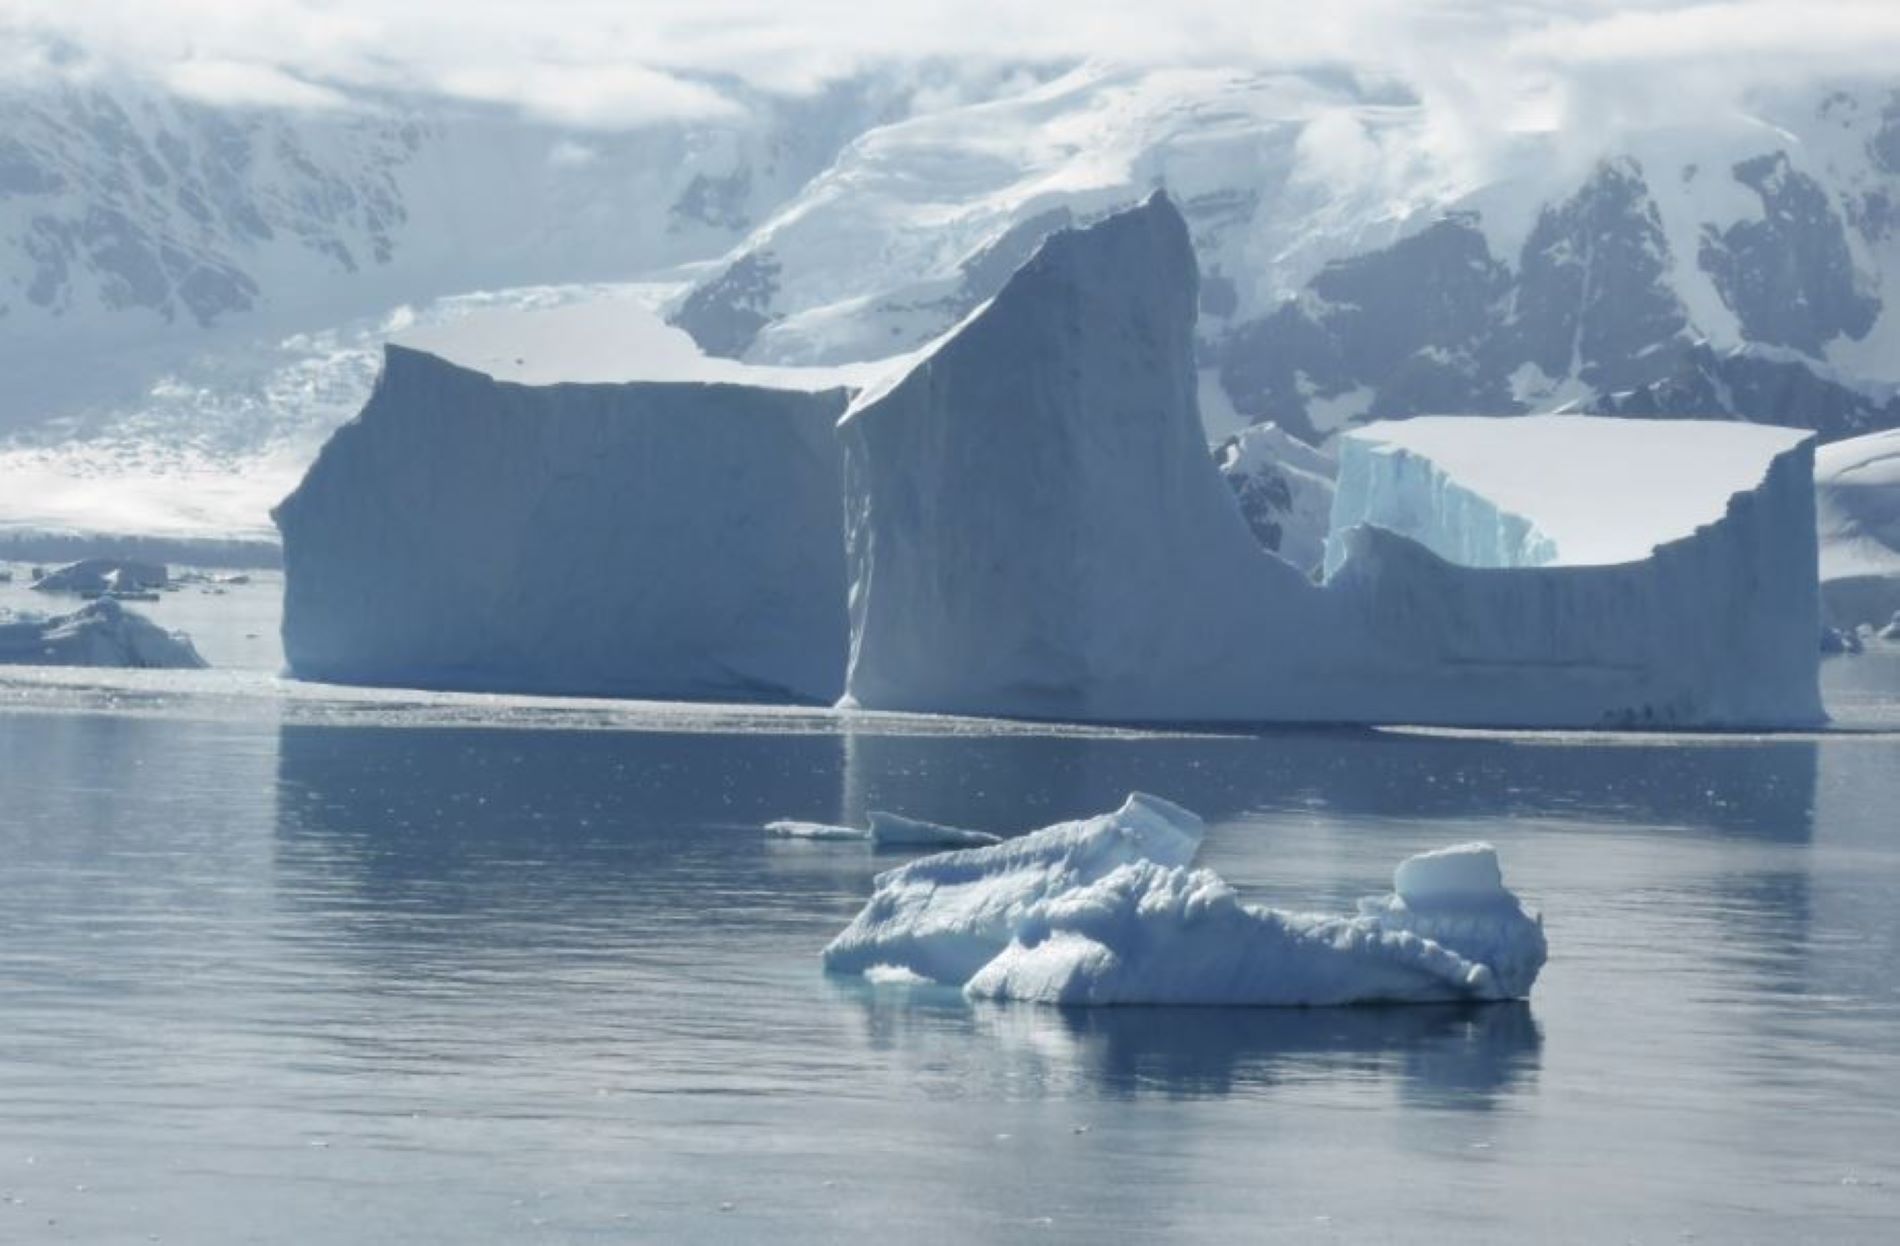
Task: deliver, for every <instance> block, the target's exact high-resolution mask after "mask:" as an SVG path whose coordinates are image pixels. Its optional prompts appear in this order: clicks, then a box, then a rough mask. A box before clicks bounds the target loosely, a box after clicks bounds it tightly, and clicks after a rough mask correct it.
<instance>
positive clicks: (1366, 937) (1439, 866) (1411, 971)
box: [825, 794, 1546, 1005]
mask: <svg viewBox="0 0 1900 1246" xmlns="http://www.w3.org/2000/svg"><path fill="white" fill-rule="evenodd" d="M1201 834H1202V826H1201V823H1200V820H1199V819H1198V818H1195V817H1194V816H1193V815H1192V814H1190V813H1188V812H1187V811H1186V810H1183V809H1180V808H1178V807H1176V806H1173V805H1169V804H1168V803H1167V802H1165V801H1161V800H1158V799H1157V798H1155V797H1151V796H1142V795H1139V794H1137V795H1133V796H1130V797H1129V799H1128V801H1127V803H1126V804H1124V805H1123V807H1122V808H1121V809H1120V810H1118V811H1116V812H1115V813H1113V814H1109V815H1105V816H1103V817H1100V818H1093V819H1089V820H1087V821H1083V822H1069V823H1059V824H1057V825H1055V826H1052V827H1048V828H1045V829H1043V830H1040V831H1035V832H1032V833H1031V834H1029V835H1026V836H1023V837H1022V838H1020V839H1017V840H1013V841H1010V842H1008V843H1005V844H1003V845H1001V846H999V847H996V848H985V849H977V850H973V851H965V852H953V853H945V854H942V855H940V856H934V857H926V858H923V859H922V860H919V861H913V862H912V863H910V864H909V865H907V866H905V867H903V868H902V869H899V870H892V871H889V872H887V873H885V874H882V875H879V877H878V879H877V881H876V885H875V890H874V892H873V894H872V897H871V899H870V901H869V902H868V903H867V904H866V905H865V907H864V909H863V911H862V912H860V913H859V914H858V916H857V918H856V919H855V920H854V921H853V922H852V924H851V926H850V927H849V928H847V929H846V930H845V931H844V933H842V934H840V935H839V936H838V938H837V939H836V940H834V941H833V942H832V944H831V946H830V947H828V948H826V949H825V965H826V968H827V969H828V970H830V971H831V972H834V973H857V974H863V975H864V976H866V977H867V978H871V979H873V980H874V981H913V980H915V979H917V978H923V979H927V980H932V981H936V982H940V983H945V984H948V985H953V986H962V987H963V988H964V991H965V993H966V994H968V995H970V996H972V997H976V998H984V999H1018V1000H1031V1001H1035V1002H1039V1003H1048V1004H1067V1005H1105V1004H1199V1005H1337V1004H1360V1003H1396V1002H1429V1001H1445V1000H1500V999H1515V998H1522V997H1523V996H1526V995H1528V994H1529V993H1530V990H1531V986H1532V984H1533V983H1534V982H1535V981H1536V978H1537V974H1538V971H1539V970H1540V969H1541V968H1542V967H1543V963H1544V958H1545V953H1546V946H1545V940H1544V933H1543V925H1542V922H1541V919H1539V918H1536V917H1533V916H1531V915H1529V914H1527V913H1525V911H1524V910H1523V908H1522V906H1521V905H1519V903H1518V901H1517V898H1516V897H1515V896H1514V895H1512V894H1511V893H1510V892H1509V891H1508V890H1506V889H1505V888H1504V886H1503V883H1502V878H1501V875H1500V873H1499V870H1498V866H1497V860H1496V854H1495V853H1494V852H1493V851H1492V850H1491V848H1490V847H1489V846H1488V845H1482V844H1470V845H1464V846H1461V847H1459V848H1455V849H1450V850H1447V851H1445V852H1442V853H1440V854H1434V856H1433V860H1432V861H1431V862H1430V863H1427V864H1416V863H1417V862H1418V860H1419V859H1418V858H1414V859H1413V860H1412V861H1408V862H1406V863H1405V864H1404V865H1401V866H1400V870H1399V875H1400V878H1401V880H1404V881H1410V882H1412V883H1415V884H1416V883H1418V882H1419V881H1420V880H1421V879H1424V880H1427V881H1429V882H1430V883H1431V888H1430V891H1431V894H1430V896H1429V898H1428V900H1426V901H1421V900H1420V899H1418V898H1415V897H1411V896H1407V897H1401V896H1398V895H1386V896H1380V897H1375V898H1372V899H1368V900H1365V901H1362V902H1361V903H1360V911H1359V913H1358V914H1357V915H1355V916H1350V917H1336V916H1320V915H1313V914H1296V913H1285V912H1279V911H1276V910H1272V909H1266V908H1261V907H1257V906H1252V905H1248V904H1246V903H1244V902H1243V901H1242V900H1241V899H1240V897H1239V896H1238V895H1236V893H1235V892H1234V891H1233V889H1232V888H1231V887H1229V886H1228V885H1227V884H1226V883H1225V882H1223V881H1222V880H1221V879H1220V878H1219V877H1218V876H1217V875H1215V874H1213V873H1212V872H1210V871H1208V870H1204V869H1194V868H1191V862H1192V859H1193V855H1194V853H1195V851H1196V849H1197V847H1198V844H1199V841H1200V837H1201ZM1487 877H1488V879H1489V880H1490V881H1491V886H1490V888H1489V889H1488V890H1484V889H1481V888H1480V884H1481V883H1483V882H1484V881H1485V880H1486V879H1487ZM1401 885H1403V882H1402V884H1401Z"/></svg>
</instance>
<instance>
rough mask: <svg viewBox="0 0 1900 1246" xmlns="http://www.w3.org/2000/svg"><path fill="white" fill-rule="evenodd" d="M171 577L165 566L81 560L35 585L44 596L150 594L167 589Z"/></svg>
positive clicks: (35, 582)
mask: <svg viewBox="0 0 1900 1246" xmlns="http://www.w3.org/2000/svg"><path fill="white" fill-rule="evenodd" d="M168 583H170V576H169V573H168V572H167V570H166V568H165V567H164V565H163V564H160V563H154V562H139V561H136V560H133V559H126V558H82V559H80V560H79V561H78V562H75V563H70V564H68V565H67V566H64V567H60V568H58V569H56V570H53V571H49V572H47V573H46V574H45V575H43V576H40V577H39V578H38V579H36V580H34V581H33V587H34V588H35V589H37V590H39V591H40V592H42V593H77V594H79V595H81V596H94V597H97V596H100V595H102V594H105V593H147V592H152V591H155V590H157V589H161V588H164V587H165V586H166V585H167V584H168Z"/></svg>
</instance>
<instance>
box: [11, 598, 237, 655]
mask: <svg viewBox="0 0 1900 1246" xmlns="http://www.w3.org/2000/svg"><path fill="white" fill-rule="evenodd" d="M0 665H9V666H18V665H25V666H115V667H139V668H149V669H185V670H197V669H201V668H203V667H204V666H205V665H206V662H205V660H204V659H203V658H202V657H200V656H199V654H198V650H197V648H196V647H195V646H194V645H193V644H192V643H191V641H190V639H189V638H188V637H186V636H185V635H184V634H183V633H178V632H168V631H166V630H165V629H164V628H162V627H160V626H159V625H158V624H156V623H154V622H152V621H151V620H150V619H148V618H146V617H145V616H144V615H142V614H139V613H138V612H137V611H135V610H128V609H127V608H126V607H124V606H122V605H120V604H119V603H118V602H117V601H115V600H113V599H112V598H110V597H102V598H100V599H99V600H98V601H93V602H88V603H87V604H86V605H84V606H81V607H80V608H79V609H77V610H75V611H73V612H72V613H70V614H60V615H45V614H39V613H34V612H22V613H18V614H16V613H13V612H11V611H7V610H0Z"/></svg>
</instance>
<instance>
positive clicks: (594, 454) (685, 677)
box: [273, 320, 849, 702]
mask: <svg viewBox="0 0 1900 1246" xmlns="http://www.w3.org/2000/svg"><path fill="white" fill-rule="evenodd" d="M517 327H518V328H524V329H527V328H529V327H530V326H523V325H519V324H518V325H517ZM555 328H556V329H557V330H559V331H558V332H553V333H542V334H540V335H539V336H537V335H536V334H535V333H533V332H531V331H530V332H527V333H526V334H525V340H529V341H536V342H539V343H540V344H541V346H542V348H543V349H540V350H527V349H526V348H525V347H524V348H522V349H521V351H519V352H514V353H511V354H510V355H509V356H508V358H507V359H505V360H497V359H494V358H491V357H490V354H489V353H487V352H490V351H491V350H492V347H493V344H494V342H495V340H496V336H495V334H494V333H489V332H485V333H482V334H479V335H477V336H476V337H475V338H473V339H471V340H470V341H468V342H465V343H463V347H464V349H465V351H466V352H467V353H469V354H470V355H472V356H473V357H474V358H475V359H477V360H480V361H483V362H484V365H485V366H486V368H487V369H488V370H487V371H483V370H478V369H477V368H473V367H465V366H461V365H459V364H458V363H456V362H452V361H450V360H449V359H447V358H444V357H443V356H442V355H437V354H431V353H428V352H426V351H423V350H420V349H415V348H412V347H404V346H394V345H392V346H390V347H388V348H387V350H386V357H385V362H384V367H383V371H382V374H381V376H380V377H379V379H378V381H377V383H376V387H375V390H374V392H373V393H372V395H371V398H370V401H369V402H368V404H367V405H366V406H365V407H364V409H363V411H362V413H361V414H360V415H358V416H357V417H356V418H355V419H354V420H352V421H350V422H349V423H347V424H345V425H344V426H343V427H342V428H340V429H339V430H337V432H336V433H335V434H334V435H333V436H332V437H331V439H330V440H329V441H328V442H327V443H326V444H325V446H324V448H323V450H322V451H321V452H320V453H319V455H318V456H317V460H316V462H315V463H314V464H313V465H312V467H311V468H310V470H309V472H308V474H307V475H306V476H305V477H304V479H303V480H302V482H301V483H300V484H299V485H298V486H297V487H296V489H295V490H294V491H293V492H292V493H291V494H290V495H289V496H288V497H287V498H285V499H284V500H283V502H282V503H281V504H280V505H279V506H278V507H277V509H276V510H275V511H274V513H273V517H274V518H275V520H276V522H277V525H278V527H279V530H280V531H281V533H282V536H283V547H284V565H285V592H284V617H283V638H284V651H285V658H286V662H287V664H288V666H289V669H290V672H291V673H292V674H294V675H296V676H298V677H300V678H305V679H313V680H320V681H328V682H338V683H356V684H386V685H398V686H412V687H430V688H445V689H466V690H480V691H508V692H540V693H556V694H563V693H574V694H579V693H586V694H596V695H619V696H636V697H666V698H681V699H720V698H724V699H739V700H791V701H802V702H829V701H831V700H833V699H835V697H836V696H837V695H838V692H839V689H840V686H841V680H842V672H843V668H844V655H845V646H846V637H847V632H846V618H845V607H844V601H845V581H844V555H843V535H842V530H841V507H840V501H839V490H840V480H839V472H840V455H839V450H838V445H837V440H836V437H835V435H834V433H833V430H832V426H833V423H834V421H835V420H836V418H837V416H838V415H839V413H840V412H841V411H842V410H843V409H844V406H845V403H846V399H847V396H848V393H849V391H848V390H847V389H845V388H842V380H843V376H842V374H835V373H811V374H794V373H791V372H787V371H782V370H781V371H770V370H753V369H747V368H743V367H737V366H734V365H731V364H726V363H723V362H722V363H718V364H707V365H705V367H704V368H702V366H701V363H700V361H698V359H697V357H696V356H694V357H692V358H689V359H684V360H680V361H677V362H678V364H679V367H678V368H677V369H676V371H677V372H678V374H679V375H680V376H682V377H684V378H688V379H678V380H649V381H633V380H629V379H626V373H627V370H628V369H629V367H630V366H638V365H639V363H640V361H639V359H638V358H637V357H634V358H629V356H628V355H626V354H625V353H623V352H621V351H620V350H618V349H616V347H615V343H614V342H613V341H612V340H611V339H608V340H595V339H593V338H590V337H589V335H588V334H587V333H585V332H580V331H578V330H580V329H582V328H584V326H581V325H577V324H574V323H571V322H569V321H565V320H563V321H560V322H559V323H558V324H557V325H556V326H555ZM502 336H504V337H505V336H506V334H503V335H502ZM494 373H498V374H500V377H501V378H503V379H497V376H496V375H493V374H494ZM515 373H520V374H521V375H523V376H525V377H527V378H528V380H527V381H519V380H512V379H506V378H508V377H510V376H511V375H513V374H515ZM553 376H561V377H565V378H566V379H565V380H562V381H559V382H558V383H530V382H534V381H541V380H547V379H549V378H551V377H553Z"/></svg>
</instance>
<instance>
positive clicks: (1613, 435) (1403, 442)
mask: <svg viewBox="0 0 1900 1246" xmlns="http://www.w3.org/2000/svg"><path fill="white" fill-rule="evenodd" d="M1345 435H1346V436H1347V437H1350V438H1353V439H1355V440H1357V441H1361V442H1370V443H1374V444H1377V445H1380V446H1389V447H1391V448H1392V449H1393V450H1397V451H1406V452H1409V453H1412V454H1415V455H1418V456H1419V457H1421V458H1426V459H1429V460H1431V461H1432V462H1433V463H1434V464H1436V465H1437V466H1438V468H1439V469H1440V470H1441V471H1443V472H1444V474H1445V475H1446V476H1447V477H1449V478H1450V479H1451V480H1453V481H1455V482H1456V483H1457V484H1458V485H1459V486H1460V487H1462V488H1464V489H1467V490H1469V491H1470V492H1472V493H1475V494H1478V495H1480V496H1482V497H1484V498H1485V499H1487V500H1488V501H1490V502H1491V503H1492V504H1493V505H1494V506H1496V507H1497V508H1498V509H1500V510H1503V511H1508V512H1510V513H1512V514H1515V515H1518V516H1520V517H1522V518H1523V519H1525V520H1527V521H1529V522H1530V523H1531V524H1532V525H1534V526H1535V527H1536V528H1537V530H1538V531H1539V532H1540V533H1542V534H1543V535H1544V536H1545V537H1547V538H1549V540H1550V542H1551V543H1552V545H1554V546H1555V547H1556V556H1555V558H1553V559H1552V560H1551V561H1552V563H1553V564H1554V565H1560V566H1566V565H1567V566H1582V565H1597V564H1607V563H1621V562H1634V561H1636V560H1638V559H1641V558H1646V557H1648V556H1649V553H1650V551H1651V550H1653V549H1655V548H1656V546H1658V545H1661V544H1664V543H1665V542H1668V541H1674V540H1677V539H1679V538H1681V537H1685V536H1688V535H1689V534H1690V533H1692V532H1694V531H1695V530H1696V529H1697V528H1699V527H1701V526H1702V525H1704V524H1708V523H1713V522H1714V521H1716V520H1718V519H1720V518H1721V517H1722V515H1723V513H1724V512H1725V511H1726V510H1727V508H1728V503H1729V499H1730V498H1732V497H1734V496H1735V495H1736V494H1737V493H1741V492H1744V491H1746V490H1749V489H1753V488H1755V487H1756V486H1758V485H1759V484H1761V482H1762V478H1763V476H1764V475H1765V474H1766V473H1767V471H1768V464H1769V462H1770V461H1771V460H1773V459H1774V457H1775V456H1776V455H1778V454H1781V453H1782V452H1783V451H1785V450H1788V449H1791V448H1792V447H1794V446H1796V445H1799V444H1800V443H1801V442H1802V441H1804V440H1806V439H1807V438H1809V437H1812V436H1813V435H1814V434H1813V433H1811V432H1808V431H1807V430H1805V429H1795V428H1777V427H1773V426H1770V425H1765V424H1742V423H1736V422H1734V421H1728V420H1623V419H1613V418H1607V417H1602V416H1588V415H1528V416H1517V417H1512V418H1497V417H1491V416H1455V415H1434V416H1420V417H1419V418H1417V419H1411V420H1395V421H1389V422H1385V423H1379V424H1370V425H1367V426H1366V427H1364V428H1358V429H1353V430H1352V431H1350V432H1348V433H1346V434H1345Z"/></svg>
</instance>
